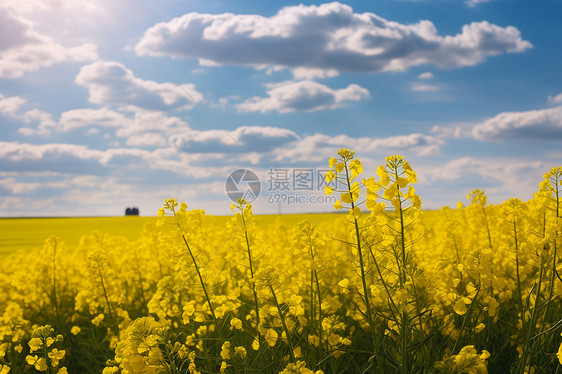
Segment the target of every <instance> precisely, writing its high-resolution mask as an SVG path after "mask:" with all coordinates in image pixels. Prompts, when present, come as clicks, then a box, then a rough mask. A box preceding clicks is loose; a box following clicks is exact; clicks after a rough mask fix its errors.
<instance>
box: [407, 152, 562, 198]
mask: <svg viewBox="0 0 562 374" xmlns="http://www.w3.org/2000/svg"><path fill="white" fill-rule="evenodd" d="M554 166H556V163H555V162H552V160H547V159H545V160H529V159H524V158H500V157H496V158H490V157H486V158H478V157H460V158H456V159H452V160H450V161H447V162H446V163H444V164H429V165H424V166H420V167H418V168H417V169H416V171H417V172H418V176H420V178H421V179H420V186H419V187H420V191H423V190H424V189H427V195H429V196H428V198H431V199H434V201H436V203H434V204H433V205H434V206H435V207H438V206H439V205H440V204H443V201H444V200H449V201H450V202H451V203H453V204H454V203H455V202H456V201H459V200H460V201H462V202H464V203H467V202H468V201H467V200H466V199H465V196H466V195H467V194H468V193H469V192H470V191H472V190H473V189H476V188H478V189H483V190H484V191H485V192H486V194H487V195H488V197H489V198H490V199H489V200H490V201H491V202H493V203H500V202H501V201H503V200H505V199H507V198H510V197H518V198H520V199H522V200H527V199H530V198H532V194H533V193H535V192H537V191H538V188H539V187H538V185H539V182H540V181H541V180H542V175H543V174H544V173H545V172H546V171H548V170H550V168H552V167H554ZM422 186H426V187H422ZM429 186H431V187H429ZM423 196H424V195H423V194H422V198H423ZM424 200H425V199H424Z"/></svg>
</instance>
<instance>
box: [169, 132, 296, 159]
mask: <svg viewBox="0 0 562 374" xmlns="http://www.w3.org/2000/svg"><path fill="white" fill-rule="evenodd" d="M298 139H299V137H298V135H297V134H295V133H294V132H293V131H291V130H288V129H283V128H278V127H269V126H241V127H238V128H237V129H235V130H234V131H232V132H229V133H227V132H225V131H223V130H207V131H197V130H191V131H189V132H185V133H183V134H177V135H174V136H172V137H171V138H170V144H171V145H172V146H173V147H174V148H175V149H177V150H179V151H181V152H190V153H244V152H260V153H264V152H269V151H271V150H273V149H275V148H278V147H281V146H283V145H286V144H287V143H291V142H293V141H296V140H298Z"/></svg>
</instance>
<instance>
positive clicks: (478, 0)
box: [464, 0, 491, 8]
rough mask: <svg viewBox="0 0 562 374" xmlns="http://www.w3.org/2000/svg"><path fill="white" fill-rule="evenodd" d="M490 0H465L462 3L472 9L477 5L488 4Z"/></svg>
mask: <svg viewBox="0 0 562 374" xmlns="http://www.w3.org/2000/svg"><path fill="white" fill-rule="evenodd" d="M490 1H491V0H466V1H465V2H464V3H465V4H466V5H468V6H469V7H471V8H473V7H475V6H476V5H478V4H482V3H489V2H490Z"/></svg>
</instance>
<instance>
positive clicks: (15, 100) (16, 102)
mask: <svg viewBox="0 0 562 374" xmlns="http://www.w3.org/2000/svg"><path fill="white" fill-rule="evenodd" d="M26 102H27V100H26V99H24V98H23V97H21V96H9V97H5V96H4V95H2V94H1V93H0V114H1V115H3V116H6V117H10V118H14V119H17V120H19V121H22V122H23V123H25V124H31V123H35V122H38V123H39V124H40V125H39V126H38V128H37V129H32V128H28V127H22V128H20V129H19V130H18V132H20V133H21V134H24V135H36V134H38V135H48V134H49V130H48V127H52V126H54V121H53V118H52V116H51V114H49V113H47V112H44V111H42V110H40V109H37V108H35V109H31V110H23V109H22V107H23V106H24V105H25V104H26Z"/></svg>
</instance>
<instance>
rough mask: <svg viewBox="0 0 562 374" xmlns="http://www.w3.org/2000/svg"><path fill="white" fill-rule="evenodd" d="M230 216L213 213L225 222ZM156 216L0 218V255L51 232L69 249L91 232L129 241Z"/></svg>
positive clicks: (320, 217) (321, 217) (269, 218)
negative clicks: (111, 235)
mask: <svg viewBox="0 0 562 374" xmlns="http://www.w3.org/2000/svg"><path fill="white" fill-rule="evenodd" d="M336 214H337V213H311V214H282V215H275V214H271V215H261V216H258V217H259V218H258V219H259V221H260V222H261V224H263V225H269V224H272V223H275V222H276V221H277V220H280V221H281V222H283V223H285V224H287V225H293V224H296V223H298V222H300V221H303V220H308V221H309V222H310V223H311V224H313V225H319V226H321V225H322V224H323V223H325V222H329V221H331V220H332V219H333V217H334V215H336ZM230 218H231V217H230V216H212V217H211V219H213V220H218V221H219V223H222V224H224V225H226V222H227V220H228V219H230ZM155 222H156V217H135V216H129V217H64V218H0V256H1V255H5V254H8V253H13V252H16V251H18V250H23V251H29V250H33V249H36V248H38V247H41V246H43V243H44V242H45V239H46V238H48V237H49V236H51V235H54V236H57V237H59V238H60V239H61V240H63V241H64V242H65V244H66V246H67V248H69V249H73V248H75V247H76V245H77V244H78V241H79V240H80V237H81V236H82V235H85V234H89V233H90V232H92V231H94V230H95V231H99V232H102V233H107V234H113V235H121V236H124V237H126V238H127V239H129V240H135V239H137V238H138V237H139V234H140V232H141V230H142V229H143V227H144V225H145V224H147V223H155Z"/></svg>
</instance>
